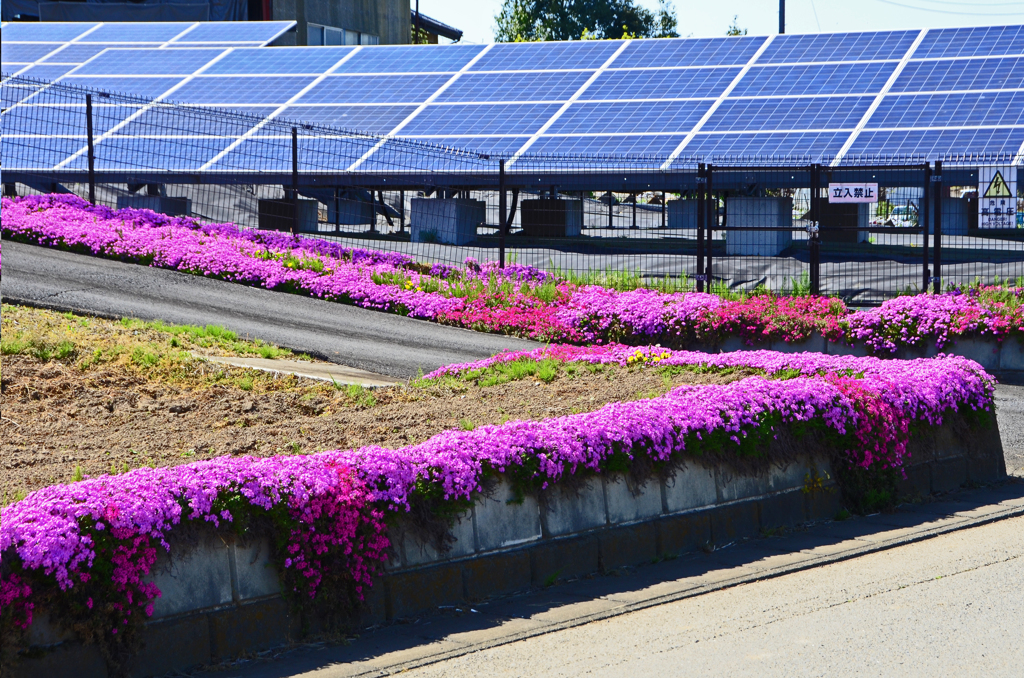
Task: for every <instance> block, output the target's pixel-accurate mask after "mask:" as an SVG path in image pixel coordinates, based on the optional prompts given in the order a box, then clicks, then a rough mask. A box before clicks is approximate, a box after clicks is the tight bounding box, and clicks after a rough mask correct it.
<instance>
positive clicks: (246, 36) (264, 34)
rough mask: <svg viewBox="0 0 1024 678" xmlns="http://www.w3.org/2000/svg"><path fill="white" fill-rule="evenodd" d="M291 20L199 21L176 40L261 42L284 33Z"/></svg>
mask: <svg viewBox="0 0 1024 678" xmlns="http://www.w3.org/2000/svg"><path fill="white" fill-rule="evenodd" d="M293 24H294V22H291V21H231V22H229V21H211V22H208V23H201V24H199V26H198V27H197V28H195V29H194V30H191V31H189V32H188V33H186V34H185V35H183V36H182V37H180V38H178V39H177V40H176V42H262V43H267V42H269V41H271V40H273V39H274V38H276V37H277V36H279V35H281V34H282V33H284V32H285V31H286V30H288V28H290V27H291V26H292V25H293Z"/></svg>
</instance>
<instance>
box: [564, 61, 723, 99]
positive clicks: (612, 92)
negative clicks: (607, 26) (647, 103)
mask: <svg viewBox="0 0 1024 678" xmlns="http://www.w3.org/2000/svg"><path fill="white" fill-rule="evenodd" d="M739 72H740V69H739V68H683V69H664V68H645V69H638V70H628V71H612V70H609V71H605V72H604V73H602V74H601V75H600V76H598V78H597V80H595V81H594V82H593V84H591V85H590V87H588V88H587V90H586V91H585V92H584V93H583V95H582V96H580V100H581V101H590V100H594V99H683V98H697V97H717V96H718V95H720V94H721V93H722V92H723V91H725V88H726V87H728V86H729V83H731V82H732V81H733V80H734V79H735V78H736V76H737V75H738V74H739Z"/></svg>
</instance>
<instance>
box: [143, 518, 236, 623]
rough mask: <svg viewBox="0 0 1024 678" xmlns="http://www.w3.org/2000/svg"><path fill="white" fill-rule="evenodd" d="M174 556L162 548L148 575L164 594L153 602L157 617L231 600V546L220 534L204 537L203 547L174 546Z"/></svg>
mask: <svg viewBox="0 0 1024 678" xmlns="http://www.w3.org/2000/svg"><path fill="white" fill-rule="evenodd" d="M173 552H174V553H175V556H174V557H173V558H170V557H168V556H167V555H166V553H165V552H164V551H163V550H160V551H159V553H160V555H159V556H158V560H157V564H156V566H155V568H154V570H153V572H152V573H151V574H150V576H149V577H147V580H148V581H152V582H153V583H155V584H156V585H157V586H158V587H159V588H160V591H161V593H162V594H163V595H161V596H160V597H159V598H157V599H156V600H155V601H154V602H153V619H160V618H162V617H167V616H169V615H172V614H178V613H179V612H191V611H194V610H201V609H204V608H208V607H213V606H215V605H223V604H225V603H230V602H231V601H232V598H233V592H232V585H231V565H230V559H231V548H230V546H229V545H228V544H227V543H225V542H224V541H222V540H221V539H220V538H219V537H216V536H210V537H207V538H205V539H204V540H203V543H202V544H201V546H200V548H195V549H189V548H182V549H174V550H173Z"/></svg>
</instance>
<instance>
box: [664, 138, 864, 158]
mask: <svg viewBox="0 0 1024 678" xmlns="http://www.w3.org/2000/svg"><path fill="white" fill-rule="evenodd" d="M849 136H850V135H849V133H848V132H839V133H836V132H796V133H791V134H778V133H776V134H697V135H696V136H695V137H694V138H693V141H691V142H690V143H689V144H687V145H686V148H685V149H683V155H684V156H688V155H700V156H715V155H717V156H737V157H743V156H747V157H757V156H764V157H769V156H777V157H781V158H785V157H792V158H804V157H810V158H828V157H831V156H834V155H835V154H836V153H838V152H839V150H840V149H841V148H842V147H843V144H844V143H845V142H846V140H847V139H848V138H849Z"/></svg>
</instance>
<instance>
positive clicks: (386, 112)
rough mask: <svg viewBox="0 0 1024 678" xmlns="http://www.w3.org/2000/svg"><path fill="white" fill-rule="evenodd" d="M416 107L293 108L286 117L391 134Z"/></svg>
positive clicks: (373, 132) (286, 111)
mask: <svg viewBox="0 0 1024 678" xmlns="http://www.w3.org/2000/svg"><path fill="white" fill-rule="evenodd" d="M415 110H416V106H294V105H293V106H289V107H288V108H286V109H285V111H284V113H282V114H281V117H282V118H287V119H289V120H299V121H302V122H306V123H310V124H315V125H326V126H328V127H338V128H341V129H348V130H358V131H360V132H367V133H369V134H387V133H389V132H390V131H391V130H393V129H394V128H395V127H396V126H397V125H398V123H400V122H402V121H403V120H405V119H406V118H407V117H409V114H410V113H412V112H413V111H415Z"/></svg>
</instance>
